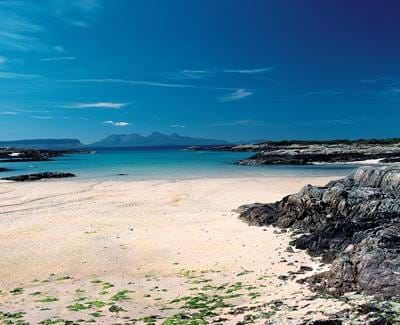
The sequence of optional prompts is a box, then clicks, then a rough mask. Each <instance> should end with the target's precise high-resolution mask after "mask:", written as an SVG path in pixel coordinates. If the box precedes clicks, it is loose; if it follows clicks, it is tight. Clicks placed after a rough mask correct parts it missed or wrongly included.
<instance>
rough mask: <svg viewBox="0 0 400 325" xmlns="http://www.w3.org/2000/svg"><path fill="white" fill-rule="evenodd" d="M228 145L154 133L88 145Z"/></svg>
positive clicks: (210, 140) (111, 139) (222, 141)
mask: <svg viewBox="0 0 400 325" xmlns="http://www.w3.org/2000/svg"><path fill="white" fill-rule="evenodd" d="M224 144H225V145H226V144H229V142H227V141H224V140H216V139H206V138H193V137H188V136H181V135H179V134H177V133H173V134H163V133H159V132H153V133H151V134H150V135H148V136H143V135H140V134H137V133H134V134H113V135H110V136H108V137H107V138H105V139H103V140H101V141H98V142H95V143H92V144H90V145H88V146H89V147H93V148H99V147H102V148H104V147H107V148H115V147H162V146H194V145H202V146H208V145H224Z"/></svg>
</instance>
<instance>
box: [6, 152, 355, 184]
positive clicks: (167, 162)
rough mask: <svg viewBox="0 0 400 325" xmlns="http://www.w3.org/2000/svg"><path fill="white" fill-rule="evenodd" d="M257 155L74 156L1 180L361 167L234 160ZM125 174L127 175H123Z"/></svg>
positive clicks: (324, 172)
mask: <svg viewBox="0 0 400 325" xmlns="http://www.w3.org/2000/svg"><path fill="white" fill-rule="evenodd" d="M251 155H253V153H243V152H212V151H185V150H182V149H177V148H163V149H154V148H152V149H145V148H124V149H118V150H117V149H114V150H110V149H108V150H106V149H103V150H96V152H95V153H91V154H73V155H66V156H63V157H58V158H55V160H53V161H43V162H21V163H1V164H0V166H1V167H7V168H10V169H12V171H10V172H3V173H1V174H0V177H6V176H13V175H19V174H27V173H38V172H45V171H62V172H71V173H74V174H76V175H77V177H78V179H93V178H104V179H119V180H122V179H136V180H146V179H147V180H148V179H168V180H175V179H177V180H178V179H195V178H207V177H262V176H288V177H289V176H337V175H343V176H344V175H348V174H349V173H350V172H351V171H352V170H354V168H356V167H357V165H354V164H351V165H350V164H321V165H315V166H282V165H278V166H239V165H235V164H233V162H234V161H236V160H239V159H243V158H246V157H249V156H251ZM120 174H124V175H120Z"/></svg>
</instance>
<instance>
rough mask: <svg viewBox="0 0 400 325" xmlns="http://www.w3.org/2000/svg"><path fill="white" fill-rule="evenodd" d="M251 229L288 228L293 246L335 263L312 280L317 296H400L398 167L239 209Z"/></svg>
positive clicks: (363, 170) (369, 170) (368, 170)
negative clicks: (258, 227) (327, 294)
mask: <svg viewBox="0 0 400 325" xmlns="http://www.w3.org/2000/svg"><path fill="white" fill-rule="evenodd" d="M239 212H240V213H241V214H240V219H241V220H243V221H245V222H247V223H248V224H250V225H255V226H265V225H273V226H276V227H280V228H285V229H286V228H290V229H292V230H293V231H294V233H295V234H297V235H299V236H296V237H295V239H294V240H293V241H292V242H291V245H293V246H295V247H296V248H298V249H305V250H307V251H308V252H309V254H311V255H313V256H322V261H323V262H327V263H332V265H331V268H330V270H329V271H327V272H325V273H320V274H317V275H314V276H312V277H310V278H308V279H307V280H306V281H308V282H309V283H310V285H311V287H312V288H313V289H315V290H318V291H323V292H327V293H329V294H331V295H336V296H340V295H342V294H343V293H345V292H353V291H356V292H359V293H365V294H368V295H374V296H376V297H381V298H388V297H393V296H399V295H400V167H395V166H384V167H376V166H375V167H360V168H358V169H357V170H356V171H355V172H354V173H353V174H351V175H350V176H348V177H346V178H343V179H340V180H336V181H332V182H330V183H329V184H327V185H326V186H325V187H317V186H312V185H307V186H305V187H304V188H303V189H302V190H301V191H300V192H299V193H297V194H292V195H289V196H286V197H285V198H283V199H282V200H281V201H278V202H275V203H271V204H260V203H257V204H252V205H246V206H242V207H240V208H239Z"/></svg>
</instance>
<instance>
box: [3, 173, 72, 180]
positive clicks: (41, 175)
mask: <svg viewBox="0 0 400 325" xmlns="http://www.w3.org/2000/svg"><path fill="white" fill-rule="evenodd" d="M67 177H75V175H74V174H72V173H57V172H45V173H37V174H26V175H18V176H10V177H4V178H2V180H7V181H15V182H28V181H38V180H40V179H48V178H67Z"/></svg>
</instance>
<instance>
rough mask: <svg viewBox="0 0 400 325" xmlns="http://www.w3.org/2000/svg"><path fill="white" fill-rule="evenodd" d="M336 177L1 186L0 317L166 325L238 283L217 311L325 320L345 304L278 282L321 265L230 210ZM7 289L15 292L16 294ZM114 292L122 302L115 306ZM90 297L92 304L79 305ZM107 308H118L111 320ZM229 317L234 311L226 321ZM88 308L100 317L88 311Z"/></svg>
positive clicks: (279, 236) (284, 236)
mask: <svg viewBox="0 0 400 325" xmlns="http://www.w3.org/2000/svg"><path fill="white" fill-rule="evenodd" d="M335 178H336V177H317V178H316V177H312V178H310V177H298V178H293V177H291V178H289V177H264V178H259V177H258V178H229V179H228V178H205V179H195V180H180V181H166V180H159V181H130V182H128V181H96V182H95V181H82V180H68V181H64V180H56V181H39V182H32V183H9V182H6V183H0V191H1V194H0V197H1V198H2V206H1V207H0V214H1V215H2V218H1V220H0V226H1V229H2V230H1V234H2V236H0V245H1V247H3V250H4V254H3V257H2V261H1V262H0V264H1V265H0V266H1V267H0V279H1V283H0V290H2V292H3V295H2V296H1V297H0V301H1V303H2V304H3V305H2V306H1V308H0V310H1V311H2V312H18V311H24V312H26V313H27V314H24V319H26V320H28V321H30V322H33V323H35V322H39V321H42V320H44V319H50V318H52V317H55V316H57V317H61V318H63V319H68V320H75V321H76V320H77V319H79V318H81V319H86V320H88V319H93V318H94V319H96V321H97V322H100V323H107V322H111V321H112V322H116V321H117V320H118V319H119V320H121V317H130V318H132V319H134V318H135V319H137V318H138V317H139V318H140V317H150V316H151V315H153V316H154V315H158V316H159V317H160V319H167V318H168V317H173V316H175V314H177V313H179V312H180V311H181V309H180V307H181V306H180V305H181V303H179V302H176V303H171V301H174V299H180V298H182V297H190V296H193V295H195V294H199V293H206V294H211V295H214V296H215V295H217V294H221V292H218V290H222V289H217V288H218V287H219V288H221V287H223V286H224V285H225V286H227V287H224V288H225V289H223V290H224V295H225V296H226V291H229V290H230V289H229V288H230V286H235V285H236V286H239V287H240V288H236V287H235V288H236V289H235V290H237V291H235V294H237V296H235V297H232V298H230V300H229V304H232V305H233V306H234V307H229V308H228V307H226V308H221V310H219V312H220V313H221V314H222V315H223V317H225V318H226V319H228V320H229V321H233V320H241V319H243V317H245V315H246V314H248V313H249V311H246V310H244V311H243V312H241V313H240V312H238V310H240V309H239V308H244V307H246V308H250V306H252V308H257V307H256V306H261V305H263V304H271V301H272V302H273V301H276V300H284V301H285V304H286V305H296V306H300V307H298V308H296V310H292V311H290V310H289V309H288V308H286V307H285V308H283V307H282V308H281V307H279V308H278V309H276V308H275V307H274V308H275V309H276V310H275V309H273V310H271V313H272V311H273V315H272V314H271V315H270V317H274V319H275V318H276V319H279V318H282V317H285V319H286V317H293V318H294V319H307V317H308V318H310V317H311V316H312V317H311V318H312V319H315V318H318V319H319V318H325V317H326V315H324V314H326V313H328V314H329V313H334V312H335V311H337V310H341V309H342V308H343V303H342V302H339V301H331V300H330V301H329V302H327V301H326V299H323V298H319V297H316V296H315V293H312V292H311V291H309V290H308V289H307V286H306V285H305V284H299V283H296V282H295V281H293V280H288V279H287V278H285V277H287V276H288V274H289V272H296V271H298V270H299V268H300V267H301V266H306V267H311V268H312V271H311V270H310V271H307V272H306V274H304V275H301V274H300V275H298V278H301V277H302V276H303V277H305V276H309V275H311V274H313V272H320V271H323V270H324V269H325V267H326V266H324V265H321V264H320V262H319V259H313V258H311V257H310V256H308V255H307V254H306V253H305V252H302V251H296V252H295V253H292V252H289V251H286V248H287V246H288V245H287V244H288V242H289V241H290V239H291V236H290V234H289V233H280V231H277V230H275V229H274V228H272V227H263V228H257V227H248V226H246V225H245V224H244V223H243V222H241V221H240V220H239V219H238V218H237V217H238V213H236V212H233V211H232V210H234V209H236V208H237V207H238V206H240V205H241V204H246V203H248V202H274V201H277V200H279V199H281V198H282V197H283V196H285V195H287V194H290V193H293V192H296V191H298V190H299V189H300V188H301V187H302V186H303V185H305V184H308V183H312V184H314V185H325V184H326V183H327V182H328V181H330V180H332V179H335ZM337 178H338V177H337ZM15 243H17V245H16V244H15ZM98 281H100V282H98ZM239 282H240V283H241V284H240V285H238V283H239ZM106 284H107V285H106ZM110 285H112V287H111V286H110ZM104 287H107V288H108V287H109V288H108V289H107V290H105V289H104ZM155 287H157V288H156V289H155ZM16 288H22V293H18V294H14V293H13V290H15V289H16ZM103 289H104V290H103ZM77 290H78V291H77ZM81 290H84V293H80V291H81ZM124 290H128V291H124ZM17 291H18V290H17ZM105 291H106V292H107V293H104V292H105ZM35 292H40V294H37V295H38V296H35V295H32V294H34V293H35ZM120 292H125V294H124V295H126V297H127V299H121V300H115V295H116V294H118V293H120ZM102 293H103V294H102ZM49 297H50V298H49ZM113 297H114V300H113ZM179 297H180V298H179ZM39 298H42V299H39ZM46 298H49V299H47V300H53V301H50V302H44V301H47V300H46ZM81 298H82V300H79V301H80V302H79V303H80V304H81V305H82V306H83V307H82V306H81V307H82V308H83V309H79V308H78V309H79V310H77V311H71V307H68V306H73V305H74V304H76V303H77V302H76V300H77V299H81ZM83 298H84V299H83ZM54 299H57V300H54ZM93 301H101V303H97V305H98V306H92V305H93V304H92V305H90V304H87V303H88V302H93ZM95 305H96V304H95ZM112 305H117V306H118V307H121V308H123V309H124V310H126V312H121V313H115V312H112V311H110V310H109V308H111V306H112ZM322 305H324V308H321V306H322ZM32 306H35V307H34V308H32ZM46 308H49V310H47V309H46ZM169 308H172V309H169ZM271 308H272V307H271ZM43 309H44V310H43ZM232 309H235V310H236V311H237V313H236V314H229V311H231V310H232ZM266 309H268V308H266V307H265V306H264V307H263V310H264V311H265V310H266ZM281 309H282V310H281ZM310 310H312V311H313V315H311V316H310V314H309V312H310ZM97 312H99V313H100V314H101V315H102V316H101V317H98V318H96V316H93V315H91V314H93V313H97ZM251 313H253V312H251ZM96 315H97V314H96ZM221 317H222V316H221Z"/></svg>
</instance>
